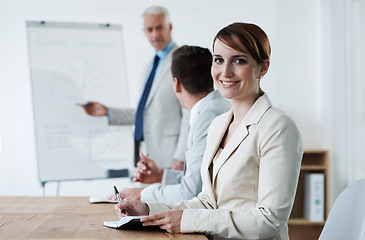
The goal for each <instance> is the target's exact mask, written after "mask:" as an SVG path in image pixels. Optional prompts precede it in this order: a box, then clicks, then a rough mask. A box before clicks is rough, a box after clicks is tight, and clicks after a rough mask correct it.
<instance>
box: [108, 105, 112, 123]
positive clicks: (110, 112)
mask: <svg viewBox="0 0 365 240" xmlns="http://www.w3.org/2000/svg"><path fill="white" fill-rule="evenodd" d="M111 120H112V110H111V108H109V110H108V123H110V121H111Z"/></svg>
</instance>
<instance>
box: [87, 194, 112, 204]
mask: <svg viewBox="0 0 365 240" xmlns="http://www.w3.org/2000/svg"><path fill="white" fill-rule="evenodd" d="M89 202H90V203H118V200H109V199H108V197H107V196H106V195H105V196H103V195H92V196H90V197H89Z"/></svg>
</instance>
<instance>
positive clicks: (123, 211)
mask: <svg viewBox="0 0 365 240" xmlns="http://www.w3.org/2000/svg"><path fill="white" fill-rule="evenodd" d="M114 193H115V196H116V197H117V198H118V202H119V203H122V200H121V199H120V196H119V192H118V189H117V187H116V186H114ZM122 213H123V214H125V210H124V208H122Z"/></svg>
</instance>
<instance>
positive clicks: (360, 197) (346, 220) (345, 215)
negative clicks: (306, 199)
mask: <svg viewBox="0 0 365 240" xmlns="http://www.w3.org/2000/svg"><path fill="white" fill-rule="evenodd" d="M337 239H338V240H365V179H361V180H357V181H355V182H353V183H352V184H350V185H349V186H347V187H346V188H345V190H344V191H343V192H342V193H341V194H340V195H339V196H338V198H337V199H336V201H335V203H334V204H333V206H332V209H331V211H330V214H329V216H328V218H327V221H326V223H325V225H324V228H323V230H322V233H321V235H320V237H319V240H337Z"/></svg>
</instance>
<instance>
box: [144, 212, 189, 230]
mask: <svg viewBox="0 0 365 240" xmlns="http://www.w3.org/2000/svg"><path fill="white" fill-rule="evenodd" d="M182 214H183V210H180V209H171V210H169V211H166V212H160V213H155V214H152V215H149V216H146V217H143V218H142V219H141V222H142V223H143V226H159V227H160V228H161V229H164V230H166V231H168V232H170V233H180V222H181V217H182Z"/></svg>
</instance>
